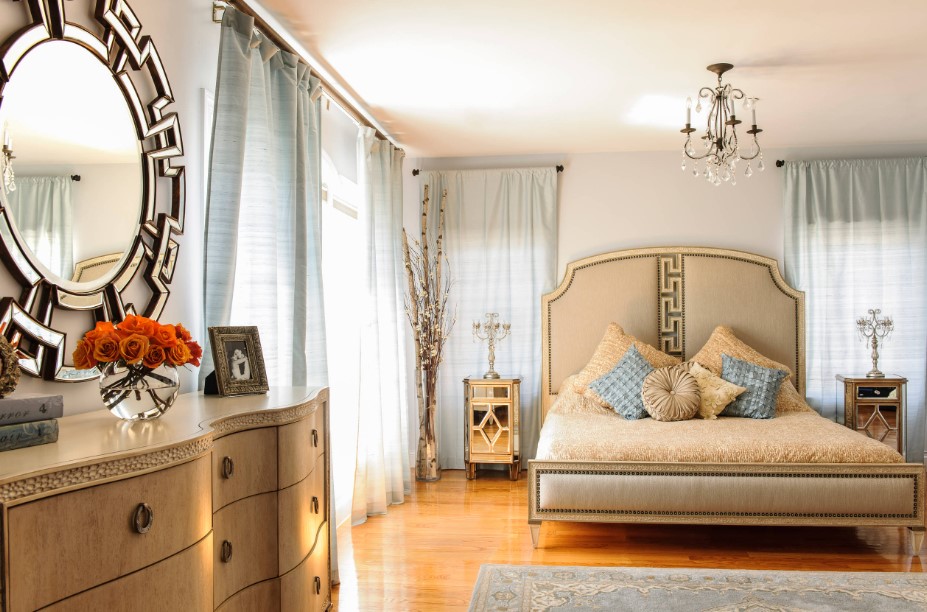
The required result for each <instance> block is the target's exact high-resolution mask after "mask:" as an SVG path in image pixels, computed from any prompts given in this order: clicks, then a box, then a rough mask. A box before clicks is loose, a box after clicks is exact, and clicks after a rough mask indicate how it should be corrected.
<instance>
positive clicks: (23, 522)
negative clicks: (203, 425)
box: [7, 457, 212, 612]
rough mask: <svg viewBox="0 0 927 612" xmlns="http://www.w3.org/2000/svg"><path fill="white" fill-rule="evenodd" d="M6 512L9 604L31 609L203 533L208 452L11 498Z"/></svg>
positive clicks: (207, 517) (207, 518) (207, 516)
mask: <svg viewBox="0 0 927 612" xmlns="http://www.w3.org/2000/svg"><path fill="white" fill-rule="evenodd" d="M8 516H9V524H8V533H9V551H10V553H9V554H10V557H9V565H8V566H7V567H8V568H9V577H10V582H9V588H10V591H9V592H10V594H11V597H10V610H11V612H17V611H19V610H34V609H36V608H40V607H42V606H45V605H48V604H50V603H52V602H55V601H58V600H60V599H63V598H65V597H68V596H69V595H73V594H75V593H78V592H80V591H83V590H85V589H89V588H92V587H95V586H97V585H100V584H102V583H104V582H107V581H109V580H114V579H116V578H119V577H120V576H124V575H126V574H129V573H131V572H134V571H135V570H138V569H141V568H143V567H146V566H148V565H151V564H153V563H157V562H158V561H161V560H162V559H166V558H167V557H169V556H171V555H173V554H175V553H177V552H180V551H181V550H183V549H184V548H187V547H188V546H191V545H192V544H194V543H195V542H198V541H199V540H201V539H202V538H203V537H205V536H206V535H207V534H208V533H209V531H210V529H211V526H212V520H211V519H212V511H211V508H210V506H209V458H208V457H201V458H199V459H195V460H193V461H190V462H189V463H185V464H183V465H179V466H177V467H172V468H168V469H166V470H161V471H158V472H153V473H151V474H145V475H143V476H136V477H134V478H127V479H125V480H120V481H117V482H111V483H108V484H102V485H97V486H94V487H90V488H87V489H82V490H79V491H72V492H70V493H62V494H60V495H55V496H54V497H49V498H46V499H41V500H38V501H34V502H30V503H27V504H23V505H21V506H14V507H13V508H11V509H10V511H9V514H8Z"/></svg>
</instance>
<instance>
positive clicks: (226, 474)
mask: <svg viewBox="0 0 927 612" xmlns="http://www.w3.org/2000/svg"><path fill="white" fill-rule="evenodd" d="M234 473H235V462H234V461H232V458H231V457H223V458H222V477H223V478H225V479H226V480H228V479H229V478H231V477H232V474H234Z"/></svg>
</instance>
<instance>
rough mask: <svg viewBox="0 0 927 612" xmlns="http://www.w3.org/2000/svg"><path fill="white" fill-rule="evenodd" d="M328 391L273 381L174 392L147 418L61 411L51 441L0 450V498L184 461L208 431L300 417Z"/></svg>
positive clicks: (205, 441)
mask: <svg viewBox="0 0 927 612" xmlns="http://www.w3.org/2000/svg"><path fill="white" fill-rule="evenodd" d="M327 398H328V389H327V388H325V387H280V388H276V387H275V388H272V389H271V390H270V391H269V392H268V393H267V394H266V395H247V396H240V397H219V396H216V395H210V396H204V395H203V394H202V392H197V393H186V394H183V395H180V396H178V397H177V400H176V401H175V402H174V405H173V407H172V408H171V409H170V410H169V411H168V412H167V413H166V414H165V415H164V416H162V417H160V418H158V419H154V420H150V421H123V420H121V419H119V418H117V417H115V416H113V415H112V414H110V412H109V411H108V410H96V411H93V412H87V413H83V414H78V415H74V416H67V417H63V418H60V419H58V431H59V433H58V442H55V443H53V444H44V445H41V446H32V447H29V448H20V449H16V450H11V451H4V452H0V502H3V501H9V500H11V499H15V498H18V497H22V496H24V495H30V494H35V493H41V492H42V491H45V490H49V489H58V488H64V487H69V486H74V485H79V484H81V483H86V482H90V481H97V480H105V479H112V478H116V477H119V476H122V475H125V474H128V473H135V472H144V471H148V470H150V469H157V468H159V467H163V465H165V464H169V463H176V462H181V461H185V460H187V459H190V458H193V457H195V456H197V455H200V454H202V453H204V452H205V451H206V450H208V449H209V448H210V446H211V445H212V440H213V439H214V438H217V437H220V436H222V435H226V434H229V433H233V432H235V431H240V430H245V429H252V428H255V427H262V426H271V425H280V424H284V423H287V422H291V421H295V420H299V419H300V418H302V417H303V416H305V415H306V414H309V413H310V412H311V411H312V410H314V409H315V403H316V402H317V401H326V400H327ZM11 483H12V484H11ZM20 484H21V486H19V485H20ZM14 489H15V490H14Z"/></svg>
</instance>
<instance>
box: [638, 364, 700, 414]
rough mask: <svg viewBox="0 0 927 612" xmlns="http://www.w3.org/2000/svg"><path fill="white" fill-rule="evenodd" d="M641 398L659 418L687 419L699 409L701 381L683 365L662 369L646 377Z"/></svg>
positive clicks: (648, 409)
mask: <svg viewBox="0 0 927 612" xmlns="http://www.w3.org/2000/svg"><path fill="white" fill-rule="evenodd" d="M641 399H643V400H644V409H645V410H646V411H647V414H649V415H650V416H651V417H653V418H654V419H656V420H657V421H685V420H688V419H691V418H692V417H694V416H695V413H697V412H698V406H699V391H698V382H697V381H696V380H695V377H694V376H692V375H691V374H689V373H688V372H686V368H685V367H684V366H681V365H678V366H670V367H668V368H660V369H658V370H654V371H653V372H651V373H650V374H648V375H647V378H645V379H644V385H643V387H642V388H641Z"/></svg>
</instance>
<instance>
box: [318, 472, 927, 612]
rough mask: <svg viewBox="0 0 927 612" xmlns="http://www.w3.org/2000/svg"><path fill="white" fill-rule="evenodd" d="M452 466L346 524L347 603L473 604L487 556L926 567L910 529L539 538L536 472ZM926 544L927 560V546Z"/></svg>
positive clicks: (644, 531)
mask: <svg viewBox="0 0 927 612" xmlns="http://www.w3.org/2000/svg"><path fill="white" fill-rule="evenodd" d="M507 474H508V473H507V472H500V471H490V470H485V471H480V472H478V476H477V479H476V480H472V481H468V480H467V479H466V478H465V476H464V472H463V470H445V471H444V472H443V473H442V478H441V480H440V481H439V482H437V483H431V484H425V483H415V486H414V490H413V492H412V495H411V496H409V497H407V498H406V502H405V503H404V504H402V505H399V506H391V507H390V510H389V513H388V514H386V515H384V516H374V517H370V518H369V519H368V520H367V522H366V523H365V524H363V525H359V526H357V527H354V528H353V529H352V528H351V527H350V526H349V525H346V526H344V527H342V528H341V529H339V530H338V555H339V565H340V569H341V585H340V587H337V588H336V590H335V592H334V601H335V608H336V609H338V610H344V611H348V610H410V611H411V610H427V611H431V610H466V608H467V605H468V604H469V601H470V594H471V592H472V589H473V585H474V583H475V582H476V575H477V572H478V571H479V568H480V564H482V563H508V564H519V565H529V564H531V565H606V566H638V567H697V568H728V569H788V570H818V571H841V570H846V571H879V572H881V571H885V572H888V571H893V572H924V571H927V559H925V560H924V561H922V560H921V558H920V557H912V556H911V555H910V554H909V553H908V546H909V541H908V538H909V537H910V536H909V535H908V533H907V529H903V528H866V527H860V528H817V527H713V526H686V525H600V524H599V525H596V524H582V523H545V524H544V525H543V526H542V527H541V547H540V548H538V549H534V548H533V547H532V546H531V536H530V535H529V533H528V507H527V504H528V493H527V484H528V483H527V478H526V473H525V472H522V475H521V478H520V479H519V480H518V481H517V482H512V481H510V480H509V479H508V475H507ZM922 550H923V551H924V555H925V557H927V550H925V549H922Z"/></svg>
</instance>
